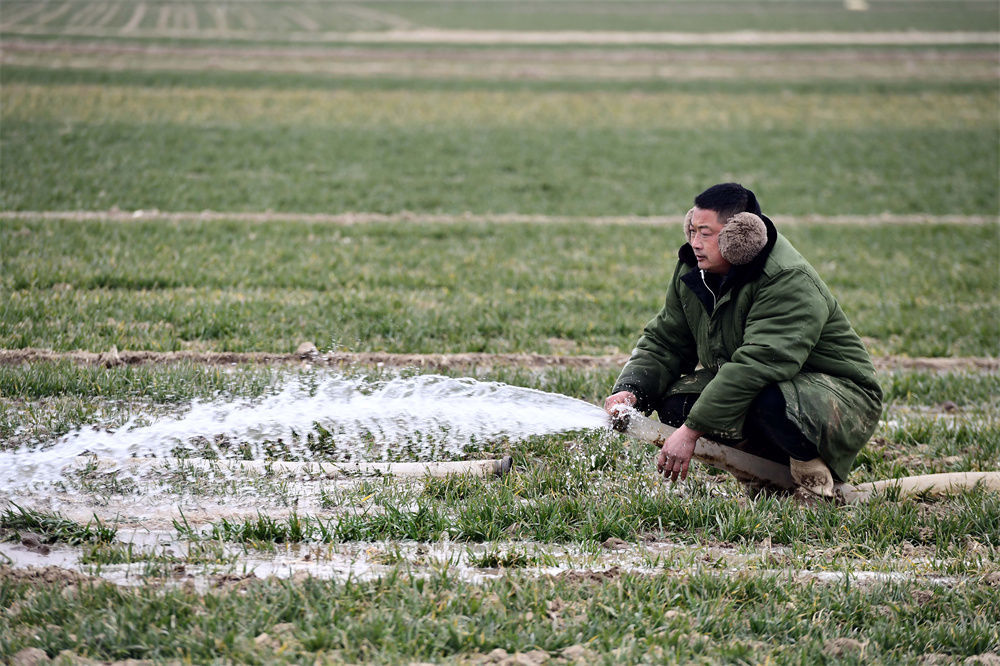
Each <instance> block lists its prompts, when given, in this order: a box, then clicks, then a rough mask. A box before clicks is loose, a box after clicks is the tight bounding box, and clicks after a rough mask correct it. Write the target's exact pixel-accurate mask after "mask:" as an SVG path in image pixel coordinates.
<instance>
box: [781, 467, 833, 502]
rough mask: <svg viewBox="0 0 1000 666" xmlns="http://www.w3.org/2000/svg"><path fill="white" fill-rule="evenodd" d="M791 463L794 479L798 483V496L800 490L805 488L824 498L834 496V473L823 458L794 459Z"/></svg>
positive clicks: (808, 491)
mask: <svg viewBox="0 0 1000 666" xmlns="http://www.w3.org/2000/svg"><path fill="white" fill-rule="evenodd" d="M790 463H791V464H790V465H789V467H790V469H791V472H792V479H793V480H794V481H795V483H796V485H798V488H797V489H796V496H798V494H799V493H798V491H799V490H805V491H806V492H807V493H811V494H812V495H814V496H815V497H822V498H824V499H833V498H834V495H833V474H832V473H831V472H830V468H829V467H827V466H826V463H825V462H823V460H822V459H821V458H813V459H812V460H795V459H792V460H791V461H790Z"/></svg>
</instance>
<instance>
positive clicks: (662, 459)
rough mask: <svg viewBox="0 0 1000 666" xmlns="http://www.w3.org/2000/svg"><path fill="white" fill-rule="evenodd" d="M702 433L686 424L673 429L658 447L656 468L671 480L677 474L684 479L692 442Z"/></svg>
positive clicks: (691, 453)
mask: <svg viewBox="0 0 1000 666" xmlns="http://www.w3.org/2000/svg"><path fill="white" fill-rule="evenodd" d="M612 397H614V396H612ZM609 399H610V398H609ZM703 434H704V433H701V432H698V431H697V430H692V429H691V428H688V427H687V426H686V425H682V426H681V427H680V428H678V429H677V430H675V431H674V434H672V435H671V436H670V437H668V438H667V441H665V442H664V443H663V448H661V449H660V455H659V456H657V458H656V470H657V471H658V472H660V473H661V474H663V476H664V478H668V479H670V480H671V481H676V480H677V477H678V476H679V477H680V478H681V480H682V481H683V480H684V479H686V478H687V475H688V465H690V464H691V456H692V455H694V444H695V442H697V441H698V438H699V437H701V436H702V435H703Z"/></svg>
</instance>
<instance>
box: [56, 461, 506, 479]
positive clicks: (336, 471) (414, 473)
mask: <svg viewBox="0 0 1000 666" xmlns="http://www.w3.org/2000/svg"><path fill="white" fill-rule="evenodd" d="M73 464H74V465H75V466H86V465H96V468H97V471H104V472H111V471H115V470H119V469H127V470H128V471H130V472H133V473H135V472H139V471H142V470H151V469H162V468H170V467H184V466H187V467H188V468H193V469H195V470H197V471H211V470H226V471H236V472H257V473H261V474H262V473H268V472H279V473H282V472H283V473H294V474H300V475H303V476H308V477H312V478H325V479H339V478H349V477H356V476H393V477H406V478H420V477H427V476H432V477H444V476H448V475H450V474H472V475H475V476H504V475H506V474H508V473H509V472H510V470H511V467H512V460H511V457H510V456H504V457H503V458H500V459H490V460H458V461H452V462H418V463H402V462H397V463H376V462H351V463H333V462H292V461H286V460H228V459H208V458H173V457H164V458H125V459H117V458H100V457H95V456H78V457H77V458H76V459H75V460H74V461H73Z"/></svg>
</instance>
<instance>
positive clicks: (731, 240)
mask: <svg viewBox="0 0 1000 666" xmlns="http://www.w3.org/2000/svg"><path fill="white" fill-rule="evenodd" d="M765 245H767V226H766V225H765V224H764V220H762V219H760V218H759V217H758V216H756V215H754V214H753V213H737V214H736V215H733V216H732V217H731V218H729V219H728V220H726V224H725V226H723V227H722V231H720V232H719V253H720V254H721V255H722V258H723V259H725V260H726V261H728V262H729V263H731V264H732V265H733V266H742V265H743V264H749V263H750V262H751V261H753V260H754V257H756V256H757V255H758V254H759V253H760V251H761V250H763V249H764V246H765Z"/></svg>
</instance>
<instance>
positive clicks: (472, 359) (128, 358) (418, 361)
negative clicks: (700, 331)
mask: <svg viewBox="0 0 1000 666" xmlns="http://www.w3.org/2000/svg"><path fill="white" fill-rule="evenodd" d="M62 360H69V361H73V362H76V363H81V364H90V365H105V366H109V367H110V366H117V365H149V364H167V363H181V362H189V363H203V364H206V365H229V364H260V365H279V364H292V363H300V362H303V361H306V362H309V363H313V364H316V365H325V366H344V365H383V366H389V367H418V368H425V369H430V370H434V369H438V370H440V369H451V368H472V367H477V368H490V367H494V366H507V367H521V368H529V369H543V368H618V367H621V366H623V365H624V364H625V362H626V361H627V360H628V355H627V354H608V355H605V356H586V355H579V356H566V355H552V354H531V353H523V354H487V353H455V354H392V353H388V352H328V353H326V354H319V353H312V354H310V353H293V354H278V353H272V352H192V351H178V352H153V351H142V350H138V351H128V350H126V351H112V352H91V351H71V352H59V351H52V350H49V349H34V348H28V349H0V365H16V364H21V363H31V362H37V361H62ZM873 361H874V362H875V366H876V367H877V368H878V369H880V370H930V371H936V372H950V371H958V370H971V371H990V372H992V371H996V370H1000V358H994V357H983V356H978V357H977V356H964V357H906V356H879V357H876V358H874V359H873Z"/></svg>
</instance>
